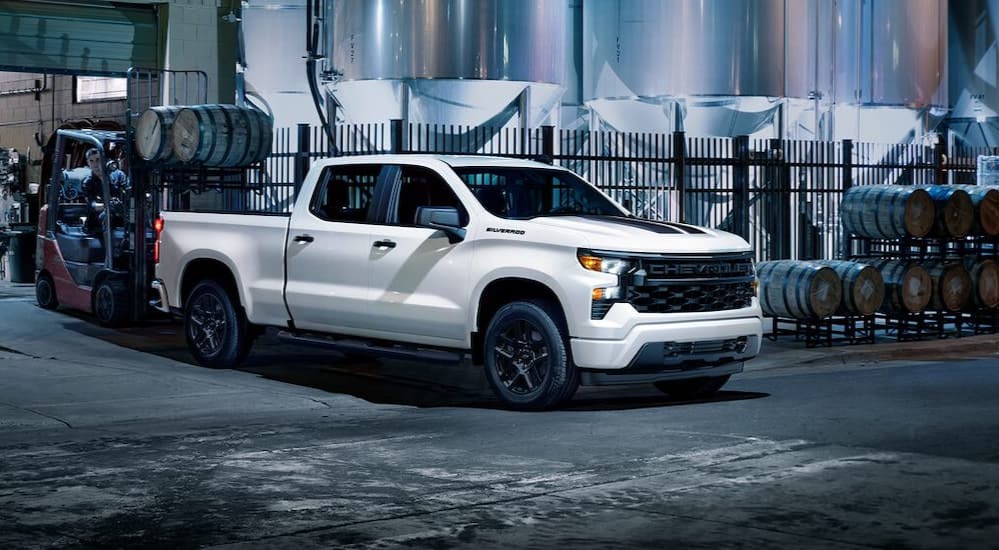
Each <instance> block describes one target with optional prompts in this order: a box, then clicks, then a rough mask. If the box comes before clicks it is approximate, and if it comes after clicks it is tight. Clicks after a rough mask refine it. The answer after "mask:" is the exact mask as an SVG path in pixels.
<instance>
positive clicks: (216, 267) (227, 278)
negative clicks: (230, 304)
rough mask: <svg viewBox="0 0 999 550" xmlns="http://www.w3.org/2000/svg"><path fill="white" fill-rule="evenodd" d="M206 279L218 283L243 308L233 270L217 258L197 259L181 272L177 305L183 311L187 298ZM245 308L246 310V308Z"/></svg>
mask: <svg viewBox="0 0 999 550" xmlns="http://www.w3.org/2000/svg"><path fill="white" fill-rule="evenodd" d="M206 279H213V280H216V281H218V282H219V284H221V285H222V287H223V288H225V289H226V291H227V292H229V293H230V294H231V295H232V297H233V298H235V299H236V300H238V302H239V305H240V306H243V304H244V302H243V298H242V293H241V292H240V289H239V283H238V282H237V280H236V275H235V273H234V272H233V270H232V268H230V267H229V265H227V264H226V263H225V262H223V261H221V260H218V259H215V258H197V259H194V260H191V261H190V262H188V263H187V264H186V265H185V266H184V270H183V272H181V276H180V287H179V290H180V293H179V295H178V296H177V303H178V305H179V306H180V308H181V309H183V308H184V307H186V304H187V298H188V296H190V295H191V291H193V290H194V287H196V286H197V285H198V283H199V282H201V281H204V280H206ZM243 307H244V308H245V306H243Z"/></svg>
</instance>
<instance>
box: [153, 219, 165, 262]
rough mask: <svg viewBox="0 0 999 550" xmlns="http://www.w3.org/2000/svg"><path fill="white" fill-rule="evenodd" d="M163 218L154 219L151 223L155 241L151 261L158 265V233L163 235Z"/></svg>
mask: <svg viewBox="0 0 999 550" xmlns="http://www.w3.org/2000/svg"><path fill="white" fill-rule="evenodd" d="M163 224H164V222H163V218H156V220H155V221H153V230H154V231H156V241H155V242H154V243H153V261H154V262H156V263H160V233H163Z"/></svg>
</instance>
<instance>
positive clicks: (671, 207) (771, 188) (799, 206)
mask: <svg viewBox="0 0 999 550" xmlns="http://www.w3.org/2000/svg"><path fill="white" fill-rule="evenodd" d="M332 135H333V143H329V140H328V139H327V137H326V134H325V132H323V131H321V129H320V128H317V127H310V126H308V125H299V126H298V127H297V128H292V129H289V128H281V129H277V130H275V139H274V149H273V152H272V154H271V156H270V157H269V158H268V159H267V160H266V165H265V170H264V171H263V172H262V173H261V172H258V173H257V175H256V176H253V175H251V176H250V178H249V179H248V181H249V182H250V183H251V187H252V189H253V190H252V191H248V192H247V193H246V199H245V200H243V201H242V203H241V204H242V206H243V207H244V208H245V209H246V210H250V211H262V212H280V211H287V210H288V209H290V205H291V204H292V203H293V202H294V197H295V194H296V192H297V190H298V189H299V187H300V186H301V183H302V181H303V180H304V178H305V175H306V174H307V172H308V170H309V167H310V166H311V164H312V163H313V162H314V161H315V160H316V159H320V158H324V157H330V156H344V155H361V154H384V153H424V154H464V155H496V156H507V157H516V158H528V159H535V160H538V161H540V162H545V163H549V164H554V165H558V166H563V167H565V168H568V169H570V170H573V171H575V172H577V173H579V174H580V175H582V176H584V177H585V178H587V179H588V180H589V181H590V182H591V183H593V184H594V185H596V186H597V187H598V188H600V189H602V190H603V191H605V192H606V193H608V194H609V195H611V196H612V197H614V198H615V199H616V200H618V201H619V202H621V203H622V204H625V205H626V206H627V207H629V209H631V210H632V212H634V213H635V214H636V215H638V216H642V217H645V218H649V219H654V220H664V221H674V222H682V223H691V224H695V225H701V226H707V227H712V228H718V229H723V230H726V231H730V232H733V233H736V234H738V235H740V236H742V237H744V238H746V239H747V240H748V241H749V242H750V244H751V245H752V246H753V248H754V250H755V251H756V259H757V260H775V259H816V258H841V257H844V255H845V239H844V235H843V232H842V229H841V224H840V221H839V218H840V214H839V206H840V199H841V197H842V194H843V192H844V191H845V190H846V189H848V188H850V187H851V186H854V185H875V184H899V185H928V184H933V183H974V182H975V170H976V165H975V159H976V158H977V156H978V155H979V154H997V151H996V150H995V149H981V150H978V149H955V150H952V151H948V150H947V149H946V147H945V146H944V145H943V144H940V145H938V146H936V147H928V146H923V145H918V144H874V143H857V142H853V141H851V140H842V141H834V142H829V141H796V140H778V139H750V138H749V137H747V136H739V137H731V138H729V137H692V136H687V135H685V134H684V133H683V132H673V133H661V134H656V133H640V132H606V131H589V130H558V131H556V130H555V129H554V128H552V127H541V128H536V129H520V128H500V129H484V128H478V127H461V126H451V125H447V126H445V125H432V124H404V123H403V122H402V121H398V120H396V121H391V122H390V123H387V124H360V125H347V124H340V125H337V126H335V127H334V128H333V132H332ZM255 178H256V179H255Z"/></svg>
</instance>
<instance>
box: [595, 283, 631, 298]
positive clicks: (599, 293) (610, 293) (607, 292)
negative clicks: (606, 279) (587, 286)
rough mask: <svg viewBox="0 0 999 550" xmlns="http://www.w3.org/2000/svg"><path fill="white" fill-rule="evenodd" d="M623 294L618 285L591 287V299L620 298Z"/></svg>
mask: <svg viewBox="0 0 999 550" xmlns="http://www.w3.org/2000/svg"><path fill="white" fill-rule="evenodd" d="M623 296H624V291H623V290H622V288H621V287H619V286H612V287H608V288H594V289H593V294H592V297H593V300H594V301H597V300H620V299H621V298H622V297H623Z"/></svg>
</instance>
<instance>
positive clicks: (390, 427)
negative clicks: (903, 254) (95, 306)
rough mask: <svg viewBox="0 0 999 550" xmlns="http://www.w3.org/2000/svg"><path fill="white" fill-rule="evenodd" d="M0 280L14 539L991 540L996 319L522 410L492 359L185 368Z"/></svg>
mask: <svg viewBox="0 0 999 550" xmlns="http://www.w3.org/2000/svg"><path fill="white" fill-rule="evenodd" d="M31 295H32V294H31V288H30V286H28V285H10V284H7V283H2V282H0V547H4V548H39V547H41V548H45V547H101V548H105V547H110V548H134V547H169V548H195V547H236V548H243V547H251V548H284V547H287V548H291V547H295V548H300V547H305V548H309V547H323V548H397V547H405V548H511V547H516V548H556V547H563V548H569V547H571V548H594V549H596V548H663V547H678V548H679V547H684V548H686V547H690V548H698V547H712V548H760V547H768V548H770V547H786V548H801V547H808V548H852V547H874V548H885V547H897V548H989V547H996V546H997V545H996V542H995V541H996V540H999V510H997V508H996V507H997V505H999V464H997V463H999V444H996V441H999V414H997V413H999V400H997V399H996V398H995V396H996V395H997V393H999V362H997V361H996V360H995V357H994V354H995V351H994V350H999V348H997V347H996V344H997V338H996V337H995V336H975V337H966V338H949V339H945V340H931V341H923V342H912V343H898V342H891V341H885V342H881V343H879V344H875V345H865V346H833V347H831V348H812V349H806V348H805V347H804V346H803V344H801V343H800V342H794V341H793V340H791V339H782V340H781V341H778V342H776V343H775V342H769V341H768V342H767V343H766V344H765V349H764V353H763V354H762V355H761V357H760V358H758V359H756V360H754V361H752V362H750V363H749V364H747V372H746V373H744V374H742V375H739V376H737V377H734V378H733V380H732V381H731V382H730V383H729V385H727V386H726V387H725V388H724V389H723V391H722V392H720V393H719V394H718V395H717V396H716V397H714V398H712V399H706V400H698V401H678V400H673V399H670V398H669V397H667V396H664V395H662V394H660V393H658V392H657V391H656V390H655V389H654V388H651V387H643V386H637V387H634V386H628V387H616V388H583V389H582V390H581V391H580V392H579V393H578V394H577V396H576V398H575V399H574V400H573V401H572V402H571V403H570V404H569V406H567V407H566V408H565V409H563V410H560V411H554V412H546V413H516V412H510V411H505V410H502V409H501V408H500V407H499V406H498V404H497V403H496V402H495V401H494V400H493V398H492V396H491V394H490V392H489V391H488V387H487V386H486V383H485V380H484V377H483V376H482V374H481V372H480V371H479V370H478V369H473V368H470V367H467V366H439V365H427V364H418V363H407V362H390V361H385V362H382V361H357V360H354V361H348V360H345V359H343V358H341V357H339V356H337V355H336V354H334V353H324V352H318V351H316V350H310V349H302V348H296V347H294V346H289V345H285V344H282V343H280V342H278V341H277V340H276V339H274V338H273V337H271V336H265V337H264V338H262V339H261V340H260V341H259V342H258V344H257V345H256V346H255V348H254V350H253V352H252V353H251V355H250V358H249V360H248V362H247V364H246V366H245V367H244V368H241V369H239V370H233V371H219V370H210V369H204V368H201V367H198V366H195V365H193V364H191V359H190V357H189V355H187V352H186V349H185V348H184V343H183V339H182V337H181V335H180V330H179V326H178V325H175V324H173V323H170V322H166V321H156V322H149V323H145V324H144V325H142V326H139V327H133V328H128V329H119V330H109V329H105V328H102V327H99V326H98V325H96V323H94V322H93V321H92V320H91V319H89V318H88V317H87V316H84V315H77V314H73V313H68V312H64V311H60V312H49V311H44V310H41V309H39V308H38V307H36V306H35V305H34V303H33V299H32V298H31Z"/></svg>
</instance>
